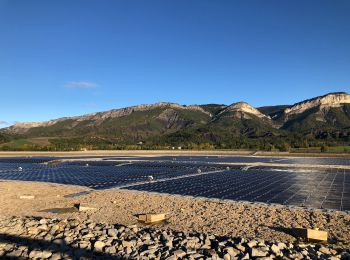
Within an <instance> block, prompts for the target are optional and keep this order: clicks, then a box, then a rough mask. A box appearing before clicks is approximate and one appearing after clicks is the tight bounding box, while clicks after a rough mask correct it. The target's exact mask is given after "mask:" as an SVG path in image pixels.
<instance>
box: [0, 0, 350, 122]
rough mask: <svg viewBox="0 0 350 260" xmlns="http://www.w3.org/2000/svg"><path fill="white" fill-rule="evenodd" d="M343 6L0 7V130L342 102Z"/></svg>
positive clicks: (349, 67)
mask: <svg viewBox="0 0 350 260" xmlns="http://www.w3.org/2000/svg"><path fill="white" fill-rule="evenodd" d="M349 13H350V1H348V0H344V1H342V0H336V1H333V0H329V1H325V0H317V1H312V0H309V1H301V0H290V1H287V0H286V1H280V0H275V1H271V0H256V1H254V0H249V1H243V0H242V1H228V0H227V1H225V0H223V1H214V0H213V1H206V0H198V1H197V0H176V1H171V0H169V1H153V0H150V1H145V0H142V1H141V0H140V1H133V0H130V1H118V0H115V1H114V0H113V1H112V0H111V1H107V0H104V1H97V0H96V1H87V0H84V1H79V0H74V1H71V0H55V1H54V0H53V1H36V0H31V1H24V0H22V1H17V0H8V1H7V0H5V1H4V0H0V89H1V102H0V124H2V125H0V127H1V126H4V125H6V122H7V123H13V122H14V121H39V120H47V119H52V118H57V117H62V116H72V115H80V114H84V113H90V112H94V111H103V110H108V109H111V108H119V107H125V106H129V105H135V104H144V103H155V102H159V101H170V102H177V103H181V104H205V103H221V104H222V103H224V104H230V103H233V102H237V101H241V100H243V101H246V102H248V103H250V104H252V105H253V106H263V105H274V104H292V103H295V102H298V101H300V100H303V99H306V98H311V97H314V96H317V95H322V94H325V93H328V92H334V91H347V92H350V44H349V43H350V15H349Z"/></svg>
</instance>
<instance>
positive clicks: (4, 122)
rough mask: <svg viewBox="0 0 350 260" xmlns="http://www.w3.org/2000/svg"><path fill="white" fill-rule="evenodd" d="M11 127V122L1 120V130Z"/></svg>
mask: <svg viewBox="0 0 350 260" xmlns="http://www.w3.org/2000/svg"><path fill="white" fill-rule="evenodd" d="M9 125H10V123H9V122H7V121H3V120H0V128H2V127H6V126H9Z"/></svg>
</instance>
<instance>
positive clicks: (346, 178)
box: [126, 169, 350, 210]
mask: <svg viewBox="0 0 350 260" xmlns="http://www.w3.org/2000/svg"><path fill="white" fill-rule="evenodd" d="M126 189H131V190H139V191H151V192H160V193H169V194H179V195H190V196H195V197H206V198H217V199H229V200H243V201H255V202H264V203H278V204H286V205H297V206H306V207H313V208H325V209H335V210H350V172H349V171H346V170H344V169H327V170H324V169H323V170H321V169H317V170H313V171H312V170H310V171H304V172H300V171H292V170H291V169H290V171H275V170H263V169H261V170H247V171H242V170H233V171H222V172H216V173H210V174H203V175H199V176H191V177H186V178H179V179H176V180H168V181H163V182H155V183H147V184H143V185H135V186H131V187H127V188H126Z"/></svg>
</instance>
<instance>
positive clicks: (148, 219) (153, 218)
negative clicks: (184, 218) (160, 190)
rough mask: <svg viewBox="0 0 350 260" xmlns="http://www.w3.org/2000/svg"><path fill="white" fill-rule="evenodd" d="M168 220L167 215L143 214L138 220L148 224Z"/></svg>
mask: <svg viewBox="0 0 350 260" xmlns="http://www.w3.org/2000/svg"><path fill="white" fill-rule="evenodd" d="M165 218H166V214H141V215H139V216H138V219H139V220H140V221H142V222H145V223H147V224H149V223H154V222H159V221H163V220H165Z"/></svg>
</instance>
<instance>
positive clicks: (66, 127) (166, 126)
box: [0, 93, 350, 149]
mask: <svg viewBox="0 0 350 260" xmlns="http://www.w3.org/2000/svg"><path fill="white" fill-rule="evenodd" d="M349 136H350V95H348V94H347V93H330V94H327V95H324V96H320V97H315V98H312V99H309V100H305V101H302V102H299V103H296V104H294V105H280V106H267V107H260V108H258V109H256V108H254V107H252V106H250V105H249V104H247V103H245V102H238V103H233V104H231V105H229V106H225V105H218V104H208V105H196V106H182V105H179V104H175V103H157V104H151V105H140V106H133V107H127V108H122V109H113V110H110V111H106V112H98V113H93V114H87V115H83V116H77V117H66V118H59V119H55V120H50V121H46V122H32V123H17V124H15V125H13V126H10V127H8V128H5V129H1V132H0V141H1V142H3V143H4V142H6V141H9V140H11V137H12V138H24V139H26V138H39V137H45V138H49V140H50V142H51V143H52V144H53V146H56V147H57V144H62V143H64V147H65V148H69V146H74V147H75V148H76V147H77V146H79V147H81V146H84V145H85V146H86V145H97V144H98V145H101V144H104V145H110V147H111V148H115V147H118V145H136V144H137V143H140V142H142V143H143V144H145V143H146V144H149V145H153V146H154V145H156V146H157V145H159V146H169V145H170V146H171V145H184V146H186V145H189V144H191V145H193V144H196V145H200V144H203V143H207V144H210V145H212V146H215V147H227V144H229V145H228V146H229V147H234V146H236V144H237V143H240V142H245V143H249V144H250V145H253V143H254V142H257V143H259V144H264V145H265V144H266V143H271V142H277V145H278V142H281V141H283V142H285V141H286V142H288V143H292V142H294V141H292V140H296V139H297V140H299V139H300V140H302V139H305V138H307V139H327V138H332V139H334V140H335V141H341V142H348V141H350V140H349ZM233 140H234V141H233ZM61 148H62V146H59V147H58V149H61Z"/></svg>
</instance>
